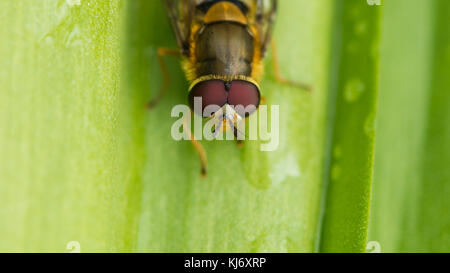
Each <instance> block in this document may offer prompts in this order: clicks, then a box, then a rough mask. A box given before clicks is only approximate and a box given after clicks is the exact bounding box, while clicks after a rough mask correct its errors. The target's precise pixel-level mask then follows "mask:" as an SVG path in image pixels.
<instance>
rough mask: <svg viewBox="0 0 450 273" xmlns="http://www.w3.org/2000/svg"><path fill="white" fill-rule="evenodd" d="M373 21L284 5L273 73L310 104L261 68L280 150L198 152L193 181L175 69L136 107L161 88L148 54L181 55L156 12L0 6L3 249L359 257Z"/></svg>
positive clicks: (67, 0) (173, 62) (364, 9)
mask: <svg viewBox="0 0 450 273" xmlns="http://www.w3.org/2000/svg"><path fill="white" fill-rule="evenodd" d="M378 14H379V7H371V6H368V5H366V3H365V2H364V1H358V0H351V1H343V0H342V1H334V0H320V1H317V0H315V1H309V0H289V1H287V0H283V1H280V11H279V17H278V20H277V25H276V29H275V35H274V36H275V41H276V42H277V45H278V55H279V61H280V64H281V70H282V71H281V72H282V74H283V75H284V76H285V77H287V78H288V79H292V80H296V81H301V82H306V83H310V84H312V85H313V86H314V91H313V92H312V93H308V92H305V91H303V90H299V89H297V88H293V87H290V86H286V85H282V84H279V83H277V82H276V81H275V80H274V75H273V73H272V69H271V67H272V57H271V54H269V57H268V58H267V61H266V65H267V66H266V76H265V78H264V80H263V81H262V83H261V87H262V93H263V95H264V96H265V97H266V101H267V102H268V104H269V106H270V105H279V106H280V121H279V126H280V142H279V148H278V150H276V151H274V152H262V151H260V145H261V144H262V143H261V142H258V141H256V142H247V143H246V144H245V145H244V147H243V148H242V149H239V148H238V147H236V144H235V143H234V142H224V141H214V142H207V141H203V142H202V144H203V145H204V146H205V149H206V151H207V153H208V163H209V175H208V177H207V178H206V179H202V178H201V176H200V172H199V170H200V165H199V160H198V157H197V155H196V152H195V150H194V149H193V148H192V145H191V144H190V143H189V142H187V141H183V142H177V141H174V140H173V139H172V137H171V135H170V132H171V131H170V129H171V126H172V124H173V122H175V121H176V119H175V118H172V117H171V116H170V113H171V109H172V107H173V106H174V105H177V104H184V103H186V96H187V88H188V83H187V82H186V80H185V78H184V75H183V72H182V70H181V67H180V63H179V60H177V59H175V58H172V57H167V58H166V61H167V64H168V68H169V71H170V76H171V85H170V91H169V93H168V95H167V96H166V97H165V98H164V99H163V101H162V102H161V103H160V105H158V107H157V108H155V109H153V110H152V111H147V110H146V109H145V107H144V105H145V103H146V102H147V101H148V100H149V99H150V97H152V96H155V94H156V93H157V92H158V90H159V88H160V87H161V84H162V74H161V69H160V67H159V66H158V62H157V58H156V51H157V48H158V47H170V48H176V43H175V40H174V37H173V35H172V32H171V29H170V26H169V22H168V20H167V18H166V15H165V13H164V10H163V7H162V5H161V2H160V1H149V0H128V1H127V0H121V1H119V0H117V1H112V0H111V1H106V0H105V1H103V0H102V1H94V0H80V1H77V0H47V1H33V2H29V1H26V0H18V1H17V0H3V1H1V2H0V19H1V20H2V22H6V23H2V24H0V38H1V39H2V42H1V43H0V66H1V67H2V68H3V69H2V70H0V82H1V83H2V87H1V91H0V154H1V155H2V156H1V157H0V218H1V219H3V220H2V225H0V251H38V252H43V251H56V252H64V251H67V250H66V245H67V243H68V242H71V241H77V242H79V243H80V246H81V251H83V252H91V251H108V252H134V251H137V252H147V251H151V252H226V251H230V252H268V251H272V252H312V251H319V250H320V251H364V248H365V242H366V229H367V217H368V206H369V202H368V201H369V193H370V183H371V175H370V173H371V163H372V155H373V150H372V146H373V134H374V132H373V124H372V123H373V120H374V118H375V116H374V115H375V104H376V97H375V95H376V78H377V58H376V52H377V37H378V29H377V26H378V23H379V20H378ZM333 15H334V20H333ZM333 34H334V37H333V36H332V35H333ZM339 37H340V38H341V40H339ZM347 41H348V43H347ZM330 89H331V91H330ZM272 124H273V122H272ZM339 171H340V173H339ZM324 177H325V181H327V182H324ZM328 180H330V181H329V182H328ZM321 212H323V219H322V217H321Z"/></svg>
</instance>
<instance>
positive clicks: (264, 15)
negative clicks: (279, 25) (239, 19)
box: [242, 0, 278, 55]
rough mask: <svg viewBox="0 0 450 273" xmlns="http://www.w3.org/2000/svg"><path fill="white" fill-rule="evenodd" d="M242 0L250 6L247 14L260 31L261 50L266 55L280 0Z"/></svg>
mask: <svg viewBox="0 0 450 273" xmlns="http://www.w3.org/2000/svg"><path fill="white" fill-rule="evenodd" d="M242 2H243V3H245V4H246V5H247V6H248V7H249V14H248V15H247V16H248V17H249V19H250V22H252V25H253V26H254V27H255V28H256V30H257V31H258V37H259V39H260V43H261V52H262V54H263V55H265V53H266V51H267V47H268V44H269V43H270V40H271V38H272V31H273V26H274V22H275V17H276V14H277V8H278V0H244V1H242Z"/></svg>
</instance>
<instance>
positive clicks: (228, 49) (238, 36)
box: [194, 22, 255, 76]
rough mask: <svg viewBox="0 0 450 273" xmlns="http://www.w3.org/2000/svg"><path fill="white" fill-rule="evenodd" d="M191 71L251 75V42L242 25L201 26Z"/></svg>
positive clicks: (228, 23)
mask: <svg viewBox="0 0 450 273" xmlns="http://www.w3.org/2000/svg"><path fill="white" fill-rule="evenodd" d="M194 54H195V59H196V62H197V63H196V64H195V71H196V74H197V76H203V75H210V74H215V75H246V76H250V75H251V74H252V63H253V60H254V55H255V52H254V39H253V37H252V35H251V34H250V33H249V31H248V28H247V27H246V26H244V25H241V24H237V23H234V22H218V23H213V24H209V25H206V26H204V27H203V28H202V29H201V31H200V33H198V35H197V41H196V47H195V52H194Z"/></svg>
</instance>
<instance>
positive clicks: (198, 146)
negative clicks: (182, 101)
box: [183, 111, 208, 177]
mask: <svg viewBox="0 0 450 273" xmlns="http://www.w3.org/2000/svg"><path fill="white" fill-rule="evenodd" d="M192 114H193V112H192V111H191V115H192ZM191 115H190V116H191ZM190 116H189V117H188V118H189V119H190V118H191V117H190ZM188 118H187V117H186V118H184V119H183V128H184V130H185V131H186V133H187V134H188V137H189V139H190V140H191V143H192V146H194V148H195V150H196V151H197V153H198V155H199V157H200V164H201V174H202V177H206V174H207V166H208V165H207V160H206V152H205V149H204V148H203V146H202V144H200V142H198V141H197V140H196V139H195V138H194V135H193V134H192V132H191V130H190V129H189V126H188V122H189V121H190V120H188Z"/></svg>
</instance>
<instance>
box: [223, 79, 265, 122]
mask: <svg viewBox="0 0 450 273" xmlns="http://www.w3.org/2000/svg"><path fill="white" fill-rule="evenodd" d="M259 101H260V95H259V91H258V88H257V87H256V86H255V85H254V84H252V83H250V82H246V81H240V80H236V81H232V83H231V87H230V89H229V91H228V104H230V105H232V106H234V107H235V110H236V112H237V113H238V114H239V115H241V116H249V115H250V114H252V113H253V112H254V111H256V109H257V108H258V106H259Z"/></svg>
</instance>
